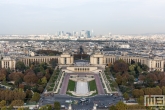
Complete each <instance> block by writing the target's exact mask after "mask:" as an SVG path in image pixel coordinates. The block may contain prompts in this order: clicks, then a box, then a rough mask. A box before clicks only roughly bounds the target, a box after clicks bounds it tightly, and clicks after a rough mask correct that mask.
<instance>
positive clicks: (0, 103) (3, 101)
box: [0, 100, 6, 108]
mask: <svg viewBox="0 0 165 110" xmlns="http://www.w3.org/2000/svg"><path fill="white" fill-rule="evenodd" d="M4 106H6V101H5V100H2V101H1V102H0V108H2V107H4Z"/></svg>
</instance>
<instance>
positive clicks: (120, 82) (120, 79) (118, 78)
mask: <svg viewBox="0 0 165 110" xmlns="http://www.w3.org/2000/svg"><path fill="white" fill-rule="evenodd" d="M116 82H117V84H118V85H121V84H122V76H121V75H118V76H117V77H116Z"/></svg>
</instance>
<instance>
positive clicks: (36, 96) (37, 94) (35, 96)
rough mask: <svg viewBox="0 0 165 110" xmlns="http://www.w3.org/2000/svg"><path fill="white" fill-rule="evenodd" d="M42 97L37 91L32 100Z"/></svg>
mask: <svg viewBox="0 0 165 110" xmlns="http://www.w3.org/2000/svg"><path fill="white" fill-rule="evenodd" d="M39 99H40V94H39V93H37V92H35V93H34V94H33V96H32V98H31V101H36V102H37V101H38V100H39Z"/></svg>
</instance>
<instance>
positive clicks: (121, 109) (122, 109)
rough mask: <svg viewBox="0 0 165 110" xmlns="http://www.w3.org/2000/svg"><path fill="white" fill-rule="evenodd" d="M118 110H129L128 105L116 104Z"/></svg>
mask: <svg viewBox="0 0 165 110" xmlns="http://www.w3.org/2000/svg"><path fill="white" fill-rule="evenodd" d="M116 109H117V110H127V105H126V104H124V103H123V102H121V101H120V102H118V103H117V104H116Z"/></svg>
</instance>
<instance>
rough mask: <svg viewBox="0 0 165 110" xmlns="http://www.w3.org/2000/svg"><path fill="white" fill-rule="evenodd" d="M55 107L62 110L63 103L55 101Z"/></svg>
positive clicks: (56, 109)
mask: <svg viewBox="0 0 165 110" xmlns="http://www.w3.org/2000/svg"><path fill="white" fill-rule="evenodd" d="M54 109H55V110H60V109H61V105H60V103H59V102H54Z"/></svg>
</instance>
